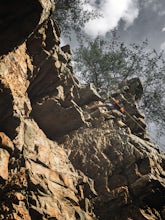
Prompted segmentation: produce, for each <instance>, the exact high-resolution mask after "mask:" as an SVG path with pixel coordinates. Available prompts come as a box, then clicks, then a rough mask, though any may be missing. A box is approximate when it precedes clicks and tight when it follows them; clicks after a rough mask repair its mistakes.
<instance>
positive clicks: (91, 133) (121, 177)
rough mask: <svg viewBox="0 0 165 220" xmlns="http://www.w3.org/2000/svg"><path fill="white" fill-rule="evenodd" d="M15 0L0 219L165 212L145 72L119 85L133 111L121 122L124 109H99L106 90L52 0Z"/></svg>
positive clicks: (0, 65) (0, 67) (162, 158)
mask: <svg viewBox="0 0 165 220" xmlns="http://www.w3.org/2000/svg"><path fill="white" fill-rule="evenodd" d="M26 2H28V5H27V7H24V6H25V5H26V4H25V3H26ZM7 3H8V1H5V3H4V4H2V5H3V7H1V9H0V12H2V13H1V21H2V22H1V25H2V26H3V27H2V28H0V29H1V35H0V41H1V44H0V50H1V54H2V55H3V56H2V57H1V58H0V106H1V108H0V219H5V220H7V219H8V220H11V219H15V220H22V219H24V220H31V219H32V220H35V219H37V220H39V219H42V220H45V219H49V220H50V219H58V220H64V219H65V220H78V219H81V220H90V219H93V220H94V219H98V220H99V219H101V220H121V219H122V220H129V219H133V220H137V219H139V220H141V219H144V220H151V219H154V220H155V219H159V220H162V219H165V206H164V204H165V181H164V180H165V171H164V169H165V155H164V153H163V152H160V150H159V148H158V147H157V146H155V145H154V144H152V143H151V142H150V140H149V139H148V137H147V135H146V130H145V127H146V125H145V118H144V116H143V114H142V113H141V112H140V111H139V110H138V108H137V101H138V100H139V99H140V98H141V95H142V91H143V88H142V85H141V82H140V81H139V79H136V78H135V79H131V80H130V81H128V82H125V84H123V85H120V86H119V92H116V93H114V94H112V96H113V97H116V98H120V99H121V100H122V102H123V104H124V107H125V109H126V112H127V113H125V121H124V123H125V126H124V127H120V126H119V123H118V121H117V117H118V115H119V114H118V113H117V112H116V113H113V115H112V113H110V112H107V110H106V109H104V108H99V109H97V110H95V111H94V110H91V108H90V106H92V105H93V104H94V103H96V104H97V103H101V100H102V98H101V97H100V96H99V94H98V93H97V91H96V90H95V88H94V87H93V85H92V84H90V85H88V86H86V87H82V86H81V85H80V83H79V81H78V80H77V78H76V77H75V75H74V73H73V70H72V66H71V63H70V61H71V49H70V47H69V45H66V46H64V47H62V48H61V47H60V30H59V28H58V25H57V23H56V22H55V21H54V20H53V19H52V18H51V17H50V14H51V10H52V9H53V8H54V6H53V4H52V2H51V1H45V0H40V1H37V0H36V1H24V2H23V3H22V2H21V1H14V2H13V3H12V2H10V4H9V6H8V7H7ZM17 6H19V7H18V11H17V10H16V7H17ZM5 11H6V14H11V17H10V16H7V17H6V18H5V16H4V14H5ZM16 11H17V14H15V12H16ZM23 15H27V16H23ZM29 19H30V20H29ZM17 20H20V22H15V21H17ZM12 21H13V25H12ZM27 23H28V25H27ZM9 36H10V39H11V41H10V43H6V40H8V37H9ZM9 51H10V52H9ZM8 52H9V53H8ZM7 53H8V54H7ZM130 116H131V117H130ZM139 124H140V126H139Z"/></svg>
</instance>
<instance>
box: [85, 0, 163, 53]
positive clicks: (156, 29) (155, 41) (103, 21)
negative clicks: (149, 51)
mask: <svg viewBox="0 0 165 220" xmlns="http://www.w3.org/2000/svg"><path fill="white" fill-rule="evenodd" d="M85 7H87V8H88V9H89V10H92V9H98V11H99V12H100V13H101V14H102V15H103V16H102V17H100V18H97V19H95V20H91V21H90V22H88V23H87V24H86V26H85V32H86V33H87V34H88V35H90V36H91V37H93V38H94V37H96V36H97V35H98V34H99V35H103V36H108V33H109V32H110V31H111V30H113V29H114V28H116V29H117V30H118V34H119V36H120V37H121V39H122V40H123V41H125V42H128V43H132V42H136V43H139V42H142V41H143V40H145V39H148V40H149V46H150V47H151V48H154V49H156V50H157V51H160V50H161V49H165V1H164V0H90V4H88V5H86V6H85Z"/></svg>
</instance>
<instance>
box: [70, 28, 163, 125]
mask: <svg viewBox="0 0 165 220" xmlns="http://www.w3.org/2000/svg"><path fill="white" fill-rule="evenodd" d="M85 42H86V43H84V42H83V41H82V42H81V43H80V46H79V48H77V49H76V51H75V52H74V63H75V70H76V71H77V72H78V73H79V75H80V78H81V79H83V81H84V82H85V83H89V82H92V83H94V84H95V86H96V87H97V88H100V89H101V90H102V91H105V92H106V94H108V92H109V91H111V90H114V89H115V88H117V86H118V84H119V83H121V82H123V81H125V80H127V79H130V78H132V77H139V78H140V79H141V80H142V82H143V87H144V95H143V100H142V108H143V109H144V111H145V114H146V117H147V119H148V120H150V121H153V120H154V122H156V123H158V124H159V125H162V126H163V127H165V104H164V103H165V100H164V97H165V88H164V83H165V60H164V58H163V53H162V52H161V53H157V52H156V51H155V50H149V49H148V42H147V41H145V42H143V43H142V44H141V45H137V44H130V45H126V44H124V43H123V42H120V40H119V38H118V37H117V36H116V32H113V34H112V38H111V40H105V39H103V38H102V37H100V36H98V37H97V38H95V39H94V40H91V39H86V40H85Z"/></svg>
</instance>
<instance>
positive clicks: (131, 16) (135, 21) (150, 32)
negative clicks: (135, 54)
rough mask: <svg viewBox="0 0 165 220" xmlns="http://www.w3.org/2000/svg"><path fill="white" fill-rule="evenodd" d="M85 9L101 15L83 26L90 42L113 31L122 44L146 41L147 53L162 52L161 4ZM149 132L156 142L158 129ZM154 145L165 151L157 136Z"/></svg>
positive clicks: (159, 0) (125, 1)
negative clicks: (156, 144)
mask: <svg viewBox="0 0 165 220" xmlns="http://www.w3.org/2000/svg"><path fill="white" fill-rule="evenodd" d="M85 8H87V9H89V10H92V9H97V10H98V11H99V12H100V13H101V14H102V15H103V16H102V17H100V18H97V19H95V20H91V21H89V22H88V23H87V24H86V26H85V32H86V34H87V35H89V36H91V38H95V37H96V36H97V35H98V34H99V35H102V36H105V37H107V38H108V37H110V36H111V35H110V31H112V30H114V29H117V30H118V31H117V32H118V35H119V36H120V39H121V41H124V42H125V43H128V44H129V43H140V42H142V41H144V40H146V39H148V42H149V47H150V48H151V49H155V50H156V51H158V52H159V51H161V50H165V0H90V4H88V5H86V6H85ZM149 130H150V132H149V133H150V136H152V137H153V141H154V140H156V139H157V138H156V134H157V132H159V128H156V127H155V126H154V124H152V125H151V126H149ZM157 141H158V145H159V146H161V148H162V149H163V150H164V151H165V137H164V136H160V138H159V139H158V140H157Z"/></svg>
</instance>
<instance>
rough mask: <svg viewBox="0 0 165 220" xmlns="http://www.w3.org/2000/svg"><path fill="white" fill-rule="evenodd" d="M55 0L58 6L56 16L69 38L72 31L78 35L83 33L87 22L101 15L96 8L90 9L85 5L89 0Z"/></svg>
mask: <svg viewBox="0 0 165 220" xmlns="http://www.w3.org/2000/svg"><path fill="white" fill-rule="evenodd" d="M54 1H55V6H56V10H55V12H54V17H55V19H56V20H57V21H58V24H59V26H60V27H61V29H62V32H63V34H64V36H65V37H67V38H70V35H71V32H75V33H76V35H79V34H80V33H81V34H82V29H83V28H84V26H85V24H86V23H87V22H88V21H89V20H90V19H93V18H96V17H98V16H100V15H99V13H98V12H97V11H96V10H89V9H88V8H87V7H85V5H87V4H89V0H76V1H75V0H54Z"/></svg>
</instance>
